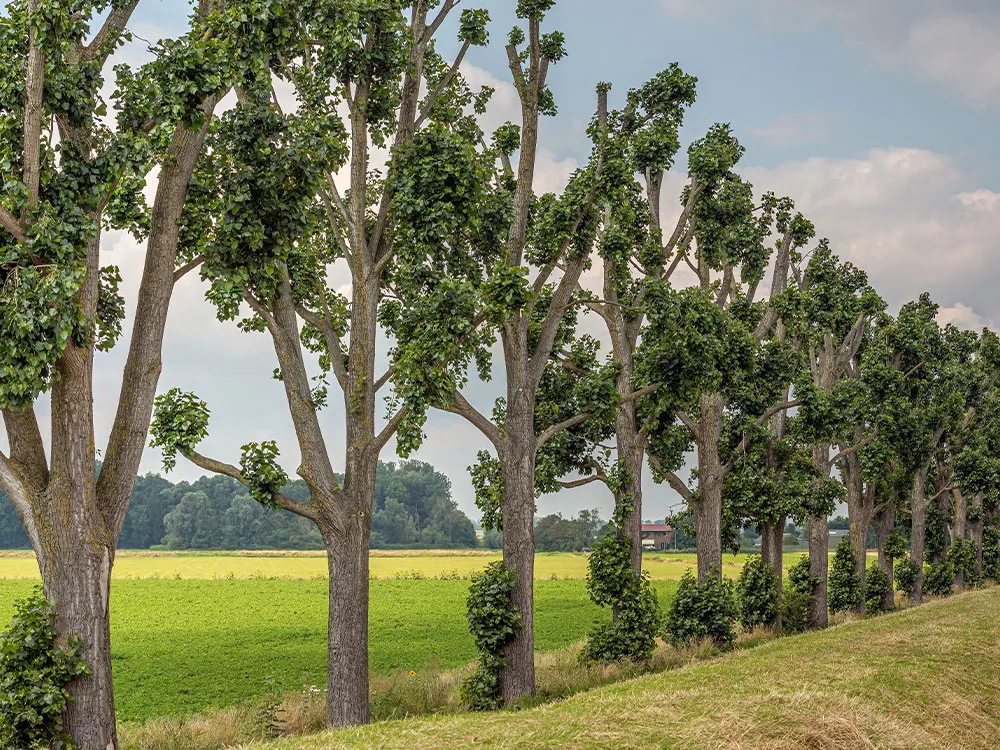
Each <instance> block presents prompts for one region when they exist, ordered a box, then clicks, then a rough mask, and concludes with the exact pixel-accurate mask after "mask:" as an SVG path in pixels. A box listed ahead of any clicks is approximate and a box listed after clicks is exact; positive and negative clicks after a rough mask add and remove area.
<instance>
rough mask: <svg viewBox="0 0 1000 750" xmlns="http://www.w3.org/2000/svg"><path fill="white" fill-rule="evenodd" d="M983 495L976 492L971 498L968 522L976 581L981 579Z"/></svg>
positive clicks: (983, 520)
mask: <svg viewBox="0 0 1000 750" xmlns="http://www.w3.org/2000/svg"><path fill="white" fill-rule="evenodd" d="M984 524H985V519H984V518H983V493H981V492H977V493H976V494H974V495H973V496H972V514H971V520H970V521H969V540H970V541H971V542H972V544H973V547H974V549H975V550H976V564H975V568H974V572H975V576H976V580H977V581H980V582H981V581H982V578H983V526H984Z"/></svg>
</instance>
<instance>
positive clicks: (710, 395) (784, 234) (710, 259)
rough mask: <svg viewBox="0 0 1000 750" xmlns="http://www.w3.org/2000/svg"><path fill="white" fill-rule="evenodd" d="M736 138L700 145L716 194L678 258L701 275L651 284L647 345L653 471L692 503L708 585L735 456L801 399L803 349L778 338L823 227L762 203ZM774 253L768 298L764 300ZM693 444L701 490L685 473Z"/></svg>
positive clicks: (700, 207)
mask: <svg viewBox="0 0 1000 750" xmlns="http://www.w3.org/2000/svg"><path fill="white" fill-rule="evenodd" d="M731 143H732V144H733V146H732V148H735V149H736V153H735V154H732V153H731V154H730V155H729V158H727V159H720V154H719V152H718V151H717V150H716V149H715V148H708V149H704V150H699V149H693V150H692V152H691V153H690V156H691V157H692V162H693V163H692V165H691V171H692V172H693V173H694V174H695V175H696V176H697V175H699V174H702V173H707V174H706V175H705V176H710V177H711V180H710V181H705V178H704V177H702V178H701V180H702V182H701V183H700V184H702V185H704V189H705V191H706V193H708V195H707V197H702V198H701V199H700V200H699V201H697V202H696V203H695V204H694V206H693V210H692V211H691V215H690V221H691V238H692V239H693V243H687V242H686V243H685V244H683V245H682V246H681V247H679V248H678V253H679V258H678V262H680V261H683V262H686V263H687V265H688V266H689V267H690V268H691V270H692V271H694V273H695V274H696V276H697V279H698V283H697V285H696V286H693V287H690V288H686V289H681V290H674V289H672V288H670V286H669V285H668V284H666V282H664V281H662V280H655V281H651V282H650V283H649V284H648V288H647V290H646V299H647V310H646V315H647V317H648V320H649V323H648V325H647V327H646V328H645V330H644V331H643V334H642V343H641V344H640V346H639V350H638V354H637V363H638V364H637V371H638V376H639V385H640V386H653V385H655V386H656V389H655V390H653V391H652V392H651V393H650V394H649V395H648V396H647V399H646V402H645V403H646V407H645V408H648V410H649V411H648V413H647V416H646V419H648V420H649V421H648V429H649V433H650V436H651V439H650V445H649V453H650V461H651V463H652V464H653V467H654V478H658V479H660V480H662V479H664V478H665V479H666V480H667V481H669V483H670V485H671V487H673V488H674V490H676V491H677V492H678V494H680V495H681V496H682V497H683V498H684V500H685V501H686V502H687V503H688V505H689V506H690V507H691V508H692V510H693V511H694V516H695V528H696V543H697V548H698V579H699V581H701V582H704V581H706V580H707V579H708V578H709V577H710V576H711V575H715V576H720V575H721V569H722V517H723V486H724V482H725V479H726V477H727V476H728V475H729V473H730V472H731V471H732V469H733V466H734V459H735V458H736V457H737V455H738V454H740V453H741V452H742V450H743V448H745V447H746V445H747V443H748V441H749V440H750V433H751V432H753V431H756V430H757V429H759V428H760V426H762V425H764V424H766V423H767V422H768V421H769V420H770V419H771V417H773V416H774V415H775V414H777V413H778V412H780V411H783V410H784V409H787V408H789V407H790V406H792V405H794V404H793V402H788V401H785V400H784V399H783V398H782V396H783V391H784V389H785V388H786V384H787V382H788V381H789V379H790V377H791V372H792V368H793V367H794V359H795V358H794V356H793V353H792V352H791V351H790V350H789V349H788V348H787V347H786V346H785V345H784V344H783V343H782V342H781V341H780V340H779V339H778V338H777V337H775V336H774V335H773V334H774V329H775V325H776V323H778V322H779V321H778V312H777V309H776V307H775V305H774V302H775V301H776V300H777V299H778V298H779V297H780V296H781V295H782V294H783V293H784V292H785V290H786V289H787V285H788V278H789V268H790V264H791V262H792V261H793V259H794V258H793V256H794V255H795V254H796V253H797V251H798V248H800V247H801V246H802V245H803V244H804V243H806V242H807V241H808V240H809V239H810V238H811V237H812V234H813V228H812V225H811V224H810V223H809V222H808V221H806V220H805V219H804V218H803V217H802V215H801V214H795V215H794V216H793V215H792V203H791V201H790V200H788V199H787V198H784V199H780V200H779V199H777V198H775V197H774V196H773V195H770V194H767V195H765V196H764V197H763V199H762V200H761V203H760V205H759V206H757V205H755V201H754V199H753V189H752V186H750V185H749V184H748V183H746V182H745V181H743V180H742V179H740V178H739V177H738V176H737V175H736V174H734V173H733V172H732V171H731V170H730V167H731V165H732V164H734V163H735V161H736V159H735V158H734V156H735V155H738V153H739V150H740V147H739V145H738V144H736V143H735V141H732V142H731ZM702 159H703V160H704V163H700V162H701V160H702ZM712 165H718V166H720V167H721V169H719V170H718V171H714V170H713V169H712ZM697 184H698V183H696V186H697ZM688 192H690V191H688ZM685 196H686V199H687V200H689V198H690V197H689V195H688V193H686V194H685ZM775 231H777V234H778V238H777V241H776V242H773V243H772V242H771V241H770V238H771V236H772V234H773V233H774V232H775ZM772 256H773V265H774V270H773V277H772V282H771V289H770V297H769V299H768V300H763V301H759V300H757V299H756V296H757V290H758V287H759V284H760V282H761V281H762V280H763V278H764V275H765V272H766V270H767V267H768V264H769V263H770V262H771V261H772ZM677 420H680V424H677V423H676V422H677ZM692 444H694V445H696V446H697V450H698V473H697V483H698V486H697V490H691V489H690V488H689V487H688V486H687V484H686V483H685V482H684V481H683V480H682V479H681V478H680V477H679V476H678V475H677V473H676V472H677V471H678V470H679V469H680V467H681V465H682V463H683V457H684V454H685V453H686V452H687V451H688V450H689V449H690V447H691V446H692Z"/></svg>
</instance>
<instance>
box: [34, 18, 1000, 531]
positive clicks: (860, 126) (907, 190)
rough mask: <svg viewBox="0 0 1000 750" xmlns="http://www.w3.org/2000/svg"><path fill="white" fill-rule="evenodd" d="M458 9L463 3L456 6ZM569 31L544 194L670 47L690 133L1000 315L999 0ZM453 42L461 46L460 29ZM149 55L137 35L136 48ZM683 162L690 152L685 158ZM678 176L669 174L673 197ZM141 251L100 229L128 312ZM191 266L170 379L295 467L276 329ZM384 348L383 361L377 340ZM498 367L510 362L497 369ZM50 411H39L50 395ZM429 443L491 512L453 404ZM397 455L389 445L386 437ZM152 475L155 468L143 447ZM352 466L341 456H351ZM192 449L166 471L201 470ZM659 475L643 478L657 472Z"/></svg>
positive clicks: (553, 499)
mask: <svg viewBox="0 0 1000 750" xmlns="http://www.w3.org/2000/svg"><path fill="white" fill-rule="evenodd" d="M515 5H516V3H515V2H514V0H506V2H501V1H499V0H491V1H490V2H479V3H476V2H470V0H463V3H462V5H461V6H460V7H486V8H488V9H489V11H490V14H491V17H492V22H491V24H490V32H491V36H492V41H493V44H492V45H491V46H490V47H488V48H487V49H485V50H473V51H472V52H471V53H470V55H469V57H468V59H467V61H466V64H465V66H464V69H463V70H464V73H465V75H466V77H467V79H468V80H469V81H470V82H471V83H474V84H488V85H490V86H493V87H494V88H495V89H496V94H495V96H494V100H493V103H492V104H491V108H490V110H489V112H488V113H487V116H486V121H487V124H488V125H492V126H495V125H498V124H500V123H502V122H504V121H506V120H509V119H512V120H517V119H518V117H519V115H518V109H517V102H516V96H515V94H514V92H513V89H512V87H511V86H510V83H509V80H510V73H509V71H508V70H507V64H506V56H505V53H504V51H503V44H504V42H505V39H506V35H507V32H508V31H509V29H510V27H511V25H512V24H513V23H514V21H515V19H514V7H515ZM186 14H187V4H186V3H185V2H183V0H142V1H141V2H140V5H139V9H138V11H137V12H136V14H135V16H134V18H133V23H132V29H133V30H134V31H135V32H136V34H137V35H138V36H139V37H142V38H144V39H147V40H150V41H155V40H156V39H158V38H161V37H168V36H172V35H176V34H179V33H181V32H182V31H183V24H184V22H185V16H186ZM456 18H457V14H456ZM545 27H546V28H547V29H548V30H553V29H559V30H561V31H562V32H564V34H565V35H566V45H567V49H568V56H567V57H566V58H565V59H563V60H562V61H560V62H559V63H558V65H556V66H555V67H554V68H553V69H552V71H551V74H550V79H549V81H550V85H551V87H552V89H553V91H554V94H555V97H556V102H557V104H558V106H559V114H558V116H556V117H555V118H550V119H546V120H545V122H544V123H543V125H542V127H541V150H540V152H539V158H538V175H537V177H536V188H537V189H538V190H553V191H559V190H560V189H561V188H562V186H563V185H564V184H565V181H566V178H567V176H568V175H569V173H570V172H571V171H572V170H573V169H574V168H575V167H576V166H577V165H578V164H580V163H582V162H583V160H585V159H586V157H587V155H588V154H589V150H590V144H589V143H588V141H587V138H586V135H585V127H586V123H587V122H588V121H589V119H590V117H591V113H592V112H593V109H594V106H595V94H594V87H595V84H596V83H597V82H598V81H610V82H612V84H613V89H612V93H611V103H612V106H616V105H620V104H621V102H622V101H623V100H624V96H625V93H626V92H627V91H628V89H629V88H631V87H635V86H638V85H641V84H642V83H643V82H644V81H645V80H647V79H649V78H650V77H652V76H653V75H655V74H656V73H657V72H658V71H659V70H661V69H663V68H665V67H666V66H667V65H668V64H670V63H671V62H675V61H676V62H678V63H679V64H680V66H681V67H682V68H683V69H684V70H685V71H686V72H687V73H689V74H692V75H695V76H697V77H698V79H699V84H698V98H697V102H696V103H695V105H694V106H693V107H692V109H691V110H690V112H689V114H688V116H687V118H686V121H685V126H684V128H683V131H682V143H683V144H684V147H685V148H686V145H687V144H688V143H690V142H691V141H692V140H694V139H696V138H698V137H700V136H701V135H703V134H704V133H705V131H706V130H707V129H708V128H709V126H711V125H712V124H713V123H715V122H727V123H730V124H731V125H732V127H733V129H734V132H735V133H736V135H737V136H738V138H739V139H740V141H741V142H742V143H743V144H744V145H745V146H746V148H747V152H746V156H745V157H744V159H743V163H742V166H741V170H740V171H741V172H742V174H743V175H744V176H745V177H747V178H748V179H749V180H750V181H751V182H752V183H753V184H754V185H755V187H756V189H757V190H758V191H759V192H763V191H767V190H770V191H774V192H776V193H778V194H784V195H788V196H790V197H791V198H792V199H793V200H794V201H795V202H796V206H797V208H798V209H799V210H801V211H802V212H803V213H804V214H805V215H806V217H807V218H809V219H810V220H812V221H813V222H814V224H815V225H816V228H817V232H818V234H819V236H821V237H828V238H829V239H830V241H831V244H832V247H833V248H834V250H835V252H837V253H838V254H839V255H840V256H841V257H842V258H844V259H848V260H851V261H852V262H854V263H855V264H857V265H858V266H860V267H861V268H863V269H865V270H866V271H867V272H868V273H869V276H870V279H871V281H872V283H873V284H874V286H875V287H876V289H877V290H879V292H880V293H881V294H882V295H883V296H884V297H885V298H886V300H887V301H888V302H889V305H890V308H891V309H893V310H895V309H898V307H899V306H900V305H901V304H903V303H904V302H906V301H908V300H910V299H915V298H916V297H917V296H919V294H920V293H921V292H924V291H928V292H930V293H931V295H932V297H933V298H934V299H935V300H936V301H937V302H938V303H939V304H940V305H941V307H942V311H941V321H942V322H954V323H955V324H956V325H959V326H961V327H968V328H980V327H982V326H990V327H996V324H997V323H1000V296H998V295H997V294H996V289H997V287H998V282H1000V266H998V264H997V263H996V260H997V259H998V256H1000V145H998V143H997V133H998V128H997V124H998V122H997V119H998V115H1000V3H997V2H996V1H995V0H948V1H947V2H945V1H943V0H937V1H935V0H880V1H879V2H877V3H876V2H871V0H614V2H608V1H607V0H561V2H559V3H558V4H557V6H556V8H555V9H554V10H553V11H552V12H551V13H550V14H549V16H548V17H547V19H546V23H545ZM442 31H444V32H445V34H444V35H443V36H442V42H441V46H440V49H441V51H442V52H447V51H448V50H454V49H455V48H457V45H456V44H455V42H454V41H453V39H454V34H455V27H454V25H451V26H449V27H445V28H443V29H442ZM122 57H123V59H124V60H126V61H130V60H139V59H141V58H142V43H141V42H136V43H134V44H133V45H131V46H130V47H128V48H126V49H125V50H124V51H123V53H122ZM680 166H681V168H683V165H680ZM683 181H684V175H683V172H679V173H677V174H675V175H672V176H671V177H670V178H668V180H667V182H666V185H667V188H666V189H665V191H664V192H665V193H668V194H671V197H667V198H665V201H666V203H665V205H666V206H673V205H675V204H676V195H678V193H679V189H680V186H681V185H682V184H683ZM142 252H143V248H141V247H139V246H138V245H136V243H135V242H134V241H132V240H131V239H129V238H128V237H126V236H124V235H121V234H114V233H112V234H109V235H108V236H107V237H106V239H105V247H104V253H105V255H104V258H103V259H102V262H104V263H116V264H118V265H119V266H120V267H121V269H122V273H123V276H124V277H125V294H126V298H127V304H128V309H129V312H132V311H133V310H134V302H135V290H136V288H137V286H138V280H139V276H140V274H141V264H142ZM203 294H204V286H203V284H202V282H201V281H200V280H199V279H198V277H197V274H189V275H188V276H187V277H186V278H185V279H183V280H182V281H181V283H180V284H179V285H178V287H177V289H176V292H175V295H174V299H173V302H172V308H171V313H170V318H169V322H168V328H167V335H166V340H165V345H164V353H163V360H164V368H163V374H162V376H161V379H160V388H161V391H165V390H167V389H169V388H171V387H174V386H179V387H181V388H183V389H185V390H192V391H195V392H196V393H197V394H198V395H199V396H200V397H201V398H202V399H204V400H205V401H207V402H208V404H209V405H210V407H211V409H212V422H211V425H210V436H209V438H208V439H206V441H205V442H204V443H203V444H202V447H201V448H200V450H201V452H203V453H205V454H207V455H211V456H213V457H215V458H218V459H222V460H226V461H229V462H234V463H235V462H236V461H237V460H238V457H239V450H240V446H241V445H243V444H244V443H246V442H249V441H261V440H272V439H273V440H277V441H278V443H279V446H281V447H282V450H283V453H282V460H283V463H284V464H285V466H286V468H287V470H288V471H289V473H290V474H292V473H293V472H294V470H295V468H296V466H297V456H296V455H295V450H296V445H295V440H294V433H293V431H292V427H291V423H290V419H289V417H288V411H287V406H286V403H285V400H284V391H283V388H282V387H281V384H280V383H278V382H277V381H275V380H273V379H272V378H271V373H272V370H273V369H274V367H275V366H276V361H275V357H274V352H273V349H272V348H271V345H270V340H269V338H267V337H266V336H265V335H263V334H244V333H241V332H240V331H239V330H238V329H236V327H235V326H234V325H232V324H223V323H219V322H218V321H216V319H215V314H214V309H213V308H211V307H210V306H209V305H208V304H207V303H206V302H205V301H204V300H203ZM127 336H128V331H126V335H125V337H123V340H122V342H121V343H120V344H119V346H118V348H117V349H116V350H115V351H113V352H111V353H109V354H106V355H99V357H98V360H97V363H96V385H95V404H96V405H95V409H96V415H95V418H96V428H97V435H98V445H103V444H105V443H106V439H107V433H108V430H109V428H110V425H111V422H112V419H113V416H114V409H115V406H116V403H117V396H118V392H119V389H120V383H121V367H122V363H123V361H124V357H125V353H126V347H127ZM381 354H382V358H381V361H382V362H384V361H385V351H384V348H383V351H382V353H381ZM497 375H498V376H502V374H501V373H499V372H498V373H497ZM502 388H503V383H502V380H501V381H500V382H497V381H496V380H494V382H493V383H489V384H483V383H479V382H478V381H475V382H473V383H471V384H470V387H469V393H468V394H467V395H468V396H469V399H470V400H471V401H473V403H475V404H477V405H478V406H479V407H480V408H481V409H482V410H483V411H485V412H487V413H488V412H489V410H490V409H491V406H492V401H493V399H494V398H495V396H496V395H498V394H499V393H500V392H501V391H502ZM39 412H40V415H41V417H42V420H43V421H46V420H45V407H44V405H41V406H40V407H39ZM322 422H323V424H324V427H325V429H326V434H327V437H328V442H329V446H330V452H331V455H332V456H333V457H334V460H335V461H337V458H338V457H340V456H343V451H344V446H343V437H342V435H343V408H342V406H341V405H340V403H339V401H338V400H337V399H335V398H332V397H331V406H330V407H329V408H328V409H327V410H326V411H325V412H324V413H323V415H322ZM425 432H426V434H427V439H426V441H425V444H424V447H423V448H421V450H420V451H419V452H418V453H417V454H416V455H414V456H413V458H417V459H421V460H424V461H428V462H430V463H432V464H434V465H435V466H436V467H437V468H438V469H439V470H440V471H442V472H444V473H445V474H447V475H448V476H449V477H450V479H451V481H452V485H453V494H454V497H455V499H456V501H457V502H458V504H459V506H460V507H461V508H462V509H463V510H464V511H466V512H467V513H469V514H470V516H472V517H473V518H475V519H476V520H478V513H477V512H476V509H475V505H474V501H473V494H472V488H471V484H470V482H469V478H468V473H467V470H466V467H468V466H469V464H471V463H472V462H473V461H474V460H475V456H476V452H477V451H478V450H482V449H485V448H487V443H486V441H485V439H484V438H482V437H481V435H480V434H479V433H478V432H477V431H476V430H475V428H473V427H471V426H470V425H468V424H467V423H466V422H464V420H462V419H461V418H460V417H458V416H454V415H451V414H443V413H433V414H431V415H430V417H429V419H428V423H427V427H426V430H425ZM383 457H384V459H385V460H393V459H394V458H395V455H394V446H393V445H392V444H390V446H388V448H387V449H386V451H385V453H384V456H383ZM142 468H143V471H144V472H146V471H151V472H158V471H161V468H160V456H159V454H158V453H157V451H155V450H153V449H147V451H146V454H145V457H144V460H143V467H142ZM338 468H339V465H338ZM200 474H201V471H200V470H199V469H197V468H196V467H194V466H192V465H190V464H187V463H185V462H184V461H180V462H179V463H178V467H177V469H176V470H175V471H174V473H173V474H172V475H170V476H171V478H172V479H174V480H178V479H194V478H196V477H198V476H199V475H200ZM647 479H648V477H647ZM644 494H645V498H644V512H643V515H644V517H646V518H649V519H655V518H662V517H663V516H664V515H665V514H666V513H667V512H669V510H671V509H677V508H678V507H679V498H678V497H677V496H676V495H675V494H674V493H673V491H672V490H670V489H669V488H668V487H666V486H665V485H663V486H655V485H653V484H652V482H649V481H647V483H646V489H645V493H644ZM611 504H612V498H611V495H610V493H609V492H608V491H607V490H606V489H604V488H603V487H602V486H601V485H598V484H592V485H589V486H587V487H585V488H581V489H577V490H572V491H564V492H562V493H558V494H556V495H551V496H545V497H542V498H540V499H539V501H538V512H539V514H547V513H552V512H561V513H563V514H564V515H570V514H574V513H575V512H576V511H577V510H579V509H581V508H599V509H600V510H601V511H602V513H603V515H604V516H605V517H607V515H608V514H609V511H610V507H611Z"/></svg>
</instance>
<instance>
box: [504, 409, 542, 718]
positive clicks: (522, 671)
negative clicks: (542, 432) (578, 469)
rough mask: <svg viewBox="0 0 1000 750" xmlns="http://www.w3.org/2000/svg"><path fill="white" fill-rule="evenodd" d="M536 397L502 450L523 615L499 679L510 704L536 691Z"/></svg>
mask: <svg viewBox="0 0 1000 750" xmlns="http://www.w3.org/2000/svg"><path fill="white" fill-rule="evenodd" d="M533 403H534V398H531V399H527V398H521V399H518V400H517V401H515V402H514V403H512V404H511V408H510V409H509V410H508V414H507V421H506V430H505V432H506V438H507V445H506V446H505V448H504V450H502V451H500V470H501V473H502V476H503V500H502V505H501V515H502V518H503V562H504V565H506V566H507V567H509V568H513V569H514V571H515V573H516V575H517V581H516V583H515V585H514V593H513V596H512V599H513V604H514V606H515V607H516V608H517V611H518V612H520V613H521V630H520V632H519V633H518V634H517V635H516V636H515V637H514V638H513V640H512V641H511V642H510V643H509V644H508V645H507V647H506V649H505V650H504V656H505V657H506V659H507V664H506V666H504V668H503V671H502V672H501V674H500V686H501V690H502V693H503V700H504V703H505V704H506V705H510V704H512V703H514V702H515V701H517V700H519V699H520V698H523V697H524V696H526V695H533V694H534V692H535V631H534V572H535V536H534V525H535V432H534V417H533V411H532V409H531V408H530V407H531V405H532V404H533Z"/></svg>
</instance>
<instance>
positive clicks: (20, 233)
mask: <svg viewBox="0 0 1000 750" xmlns="http://www.w3.org/2000/svg"><path fill="white" fill-rule="evenodd" d="M0 226H2V227H3V228H4V229H6V230H7V231H8V232H10V234H11V236H12V237H13V238H14V239H15V240H17V241H18V242H26V241H27V239H28V238H27V236H26V235H25V233H24V229H23V228H22V227H21V223H20V222H19V221H18V220H17V219H16V218H14V214H12V213H11V212H10V211H8V210H7V209H6V208H4V207H3V206H0Z"/></svg>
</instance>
